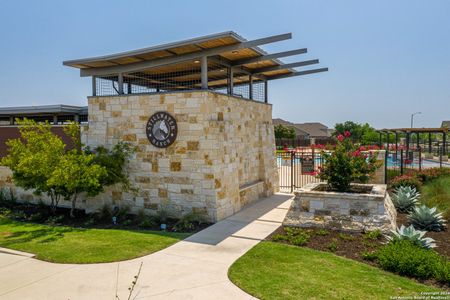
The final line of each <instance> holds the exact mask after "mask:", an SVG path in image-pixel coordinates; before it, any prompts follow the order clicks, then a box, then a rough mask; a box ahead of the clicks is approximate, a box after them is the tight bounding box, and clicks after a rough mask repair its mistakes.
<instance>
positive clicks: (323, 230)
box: [315, 229, 330, 236]
mask: <svg viewBox="0 0 450 300" xmlns="http://www.w3.org/2000/svg"><path fill="white" fill-rule="evenodd" d="M315 234H317V235H320V236H324V235H329V234H330V232H329V231H328V230H326V229H319V230H317V231H316V232H315Z"/></svg>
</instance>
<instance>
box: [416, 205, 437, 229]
mask: <svg viewBox="0 0 450 300" xmlns="http://www.w3.org/2000/svg"><path fill="white" fill-rule="evenodd" d="M408 220H409V222H410V223H411V224H412V225H414V227H415V228H417V229H423V230H428V231H442V230H444V228H445V220H444V218H443V216H442V214H441V213H439V212H437V210H436V207H433V208H428V207H426V206H425V205H422V206H417V207H415V208H414V210H413V211H412V212H411V213H410V214H409V216H408Z"/></svg>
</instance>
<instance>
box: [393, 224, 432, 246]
mask: <svg viewBox="0 0 450 300" xmlns="http://www.w3.org/2000/svg"><path fill="white" fill-rule="evenodd" d="M391 233H392V234H391V235H389V236H386V238H387V240H388V242H389V243H390V242H395V241H399V240H409V241H411V242H413V243H414V244H416V245H418V246H420V247H423V248H426V249H431V248H435V247H436V244H435V242H434V239H432V238H428V237H427V238H426V237H423V236H424V235H425V234H426V233H427V232H426V231H420V230H416V229H415V228H414V226H413V225H410V226H409V227H405V226H403V225H402V226H401V227H400V228H397V229H396V230H391Z"/></svg>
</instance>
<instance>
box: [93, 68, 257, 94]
mask: <svg viewBox="0 0 450 300" xmlns="http://www.w3.org/2000/svg"><path fill="white" fill-rule="evenodd" d="M228 77H229V70H228V68H227V67H226V66H224V65H222V64H221V63H219V62H216V61H214V60H208V87H209V89H210V90H213V91H215V92H218V93H223V94H229V87H228V86H229V79H228ZM233 83H234V89H233V93H232V94H233V95H234V96H236V97H242V98H245V99H250V98H251V97H250V96H251V95H250V94H251V93H250V85H249V75H248V74H247V73H244V72H242V71H241V72H239V71H235V73H234V78H233ZM95 88H96V95H97V96H114V95H119V94H142V93H159V92H171V91H189V90H200V89H201V63H200V61H199V60H192V61H185V62H183V63H179V64H172V65H165V66H160V67H157V68H151V69H146V70H142V71H139V72H132V73H124V74H123V85H122V87H119V76H118V75H111V76H101V77H97V78H96V84H95ZM264 91H265V89H264V82H262V81H261V80H260V79H259V78H254V81H253V89H252V92H253V95H252V98H253V100H257V101H264V100H265V95H264Z"/></svg>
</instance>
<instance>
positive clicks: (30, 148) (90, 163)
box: [1, 119, 134, 216]
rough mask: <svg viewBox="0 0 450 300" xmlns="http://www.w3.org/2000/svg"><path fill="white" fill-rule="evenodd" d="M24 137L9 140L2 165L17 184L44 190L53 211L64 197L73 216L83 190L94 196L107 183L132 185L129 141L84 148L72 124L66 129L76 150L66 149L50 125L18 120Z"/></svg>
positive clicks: (41, 191) (74, 124)
mask: <svg viewBox="0 0 450 300" xmlns="http://www.w3.org/2000/svg"><path fill="white" fill-rule="evenodd" d="M17 123H18V124H19V130H20V134H21V137H20V138H18V139H14V140H9V141H8V142H7V146H8V155H7V156H5V157H4V158H3V159H2V160H1V164H2V165H5V166H7V167H9V168H10V169H11V170H12V172H13V180H14V183H15V184H16V185H17V186H20V187H23V188H24V189H32V190H33V192H34V193H35V194H37V195H40V194H42V193H45V194H47V195H48V197H49V198H50V199H51V203H50V207H51V209H52V211H53V212H54V211H55V210H56V207H57V206H58V203H59V201H60V199H61V198H64V199H65V200H69V201H71V212H70V214H71V216H73V213H74V209H75V206H76V201H77V199H78V197H79V195H80V193H86V194H87V195H88V196H95V195H97V194H99V193H100V192H102V191H103V188H104V186H108V185H112V184H115V183H122V184H123V187H124V189H128V188H129V187H130V183H129V181H128V176H127V173H126V171H125V163H126V162H127V160H128V158H129V157H130V155H131V154H132V153H133V152H134V148H132V147H131V146H130V145H129V144H127V143H118V144H117V145H115V146H114V147H113V149H112V150H108V149H106V148H104V147H98V148H96V150H97V151H91V150H90V149H83V145H82V144H81V142H80V127H79V124H77V123H69V124H68V125H67V126H65V127H64V132H65V133H66V134H67V135H68V136H69V137H70V138H71V140H72V143H73V145H74V148H73V149H70V150H66V149H65V148H66V147H65V146H66V145H65V144H64V142H63V141H62V139H61V137H59V136H57V135H55V134H53V133H52V132H51V125H50V124H49V123H48V122H46V123H39V124H37V123H36V122H34V121H32V120H27V119H24V120H17Z"/></svg>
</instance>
